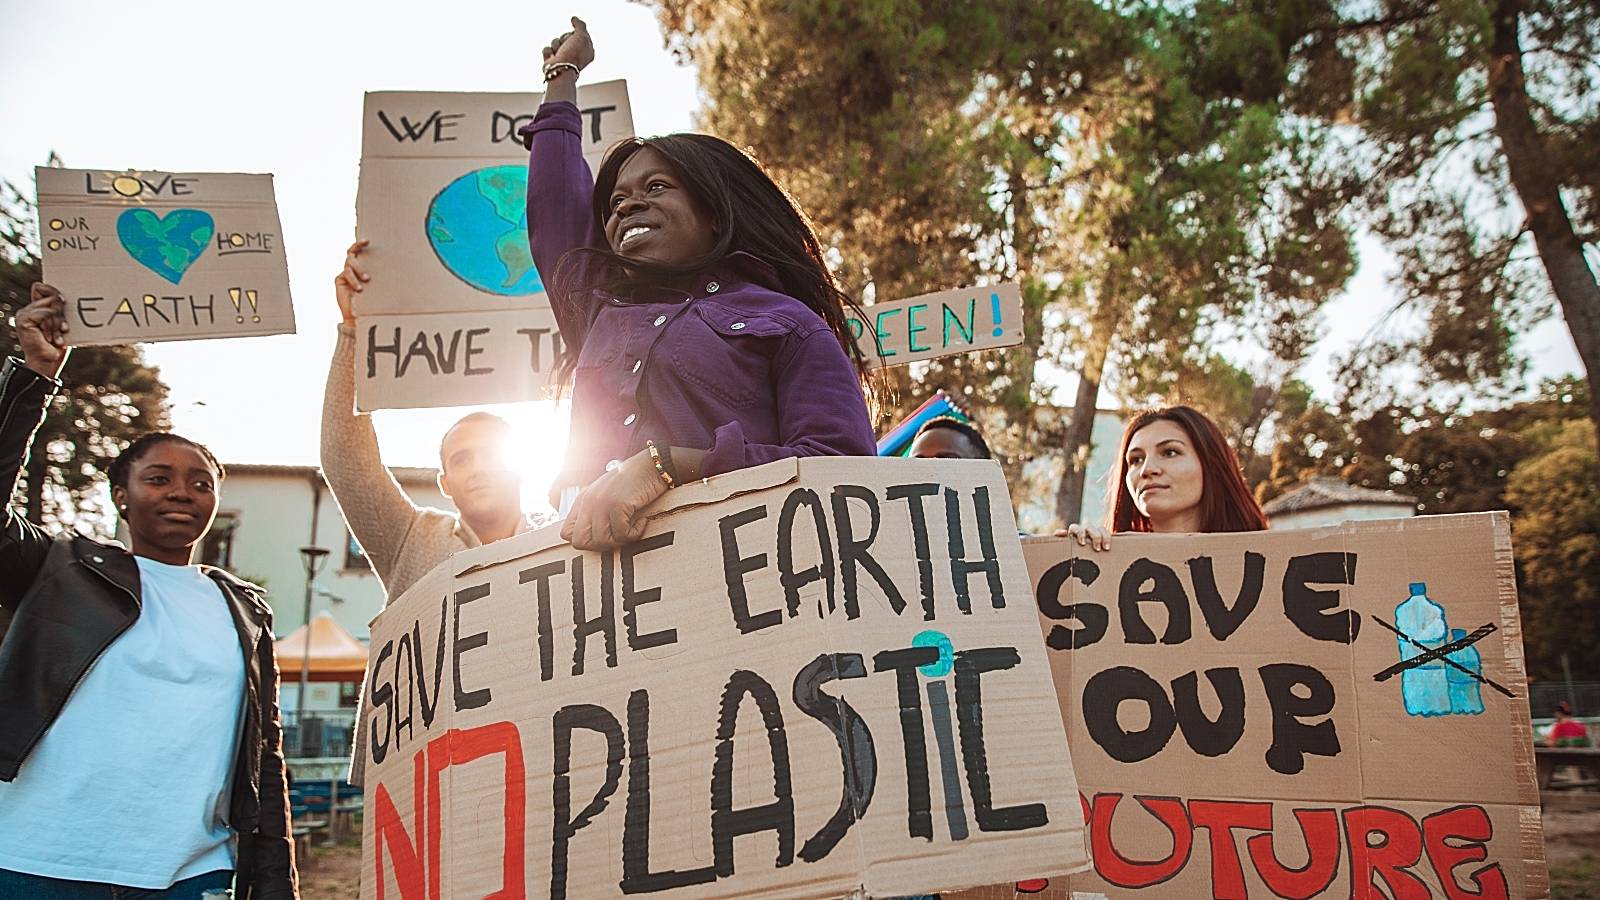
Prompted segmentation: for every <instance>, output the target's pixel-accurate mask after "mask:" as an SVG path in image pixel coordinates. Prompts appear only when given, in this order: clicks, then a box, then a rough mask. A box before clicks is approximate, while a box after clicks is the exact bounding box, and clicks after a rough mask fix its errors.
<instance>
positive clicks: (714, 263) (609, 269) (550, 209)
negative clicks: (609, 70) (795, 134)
mask: <svg viewBox="0 0 1600 900" xmlns="http://www.w3.org/2000/svg"><path fill="white" fill-rule="evenodd" d="M572 25H573V31H571V32H569V33H567V34H565V35H563V36H561V37H560V38H557V39H556V40H555V41H553V42H552V43H551V44H550V46H549V47H547V48H545V51H544V62H545V67H544V76H545V84H546V89H545V100H544V103H543V105H541V106H540V107H539V111H538V114H537V115H536V116H535V117H534V120H533V122H532V123H531V124H529V125H527V126H525V127H524V128H523V129H522V135H523V137H524V139H525V140H526V141H527V143H528V149H529V151H530V156H529V162H528V238H529V243H530V245H531V247H532V250H533V259H534V262H535V263H536V264H537V265H538V267H539V273H540V275H541V277H543V279H544V283H545V290H546V291H547V293H548V294H549V297H550V303H551V306H552V307H553V308H554V310H555V314H556V320H557V323H558V324H559V326H560V329H561V337H562V340H563V342H564V343H565V344H566V346H567V352H566V354H565V356H564V358H563V361H562V368H561V370H560V371H559V372H558V378H559V379H560V382H561V384H562V385H563V386H564V387H570V388H571V391H572V435H571V438H570V439H569V443H568V445H567V459H566V464H565V466H564V467H563V469H562V471H561V474H560V476H558V478H557V480H556V484H555V490H554V492H553V493H558V494H559V495H560V506H561V507H562V512H563V513H564V514H565V515H566V523H565V524H564V526H563V527H562V532H561V533H562V536H563V537H564V538H566V539H567V540H569V541H571V542H572V543H573V545H574V546H576V547H579V548H581V549H605V548H609V547H615V546H619V545H621V544H625V543H628V542H630V541H635V540H638V539H639V538H640V537H641V536H642V535H643V534H644V526H645V521H644V519H643V517H641V516H640V515H639V512H640V511H641V510H642V509H643V508H644V507H645V506H647V505H649V504H650V503H651V502H652V501H654V500H655V499H656V498H658V497H660V496H661V495H662V494H663V493H665V492H666V491H667V490H668V489H669V488H671V487H673V486H675V485H677V484H682V483H684V482H688V481H693V480H697V479H699V478H702V477H707V476H711V475H717V474H720V473H723V472H728V471H732V470H734V469H742V468H745V467H748V466H755V465H760V464H761V463H765V462H771V461H773V460H777V459H784V458H788V457H798V456H821V455H852V456H853V455H861V456H870V455H872V454H873V452H874V442H873V433H872V426H871V423H870V421H869V418H868V414H867V405H866V398H865V395H864V392H863V383H864V382H865V380H866V368H865V363H864V361H863V360H862V358H861V356H860V354H859V352H857V351H856V349H855V345H854V342H853V341H852V340H851V337H850V332H849V330H848V329H847V327H846V313H845V310H846V309H847V308H849V307H853V306H854V304H853V303H852V302H851V301H850V300H849V298H847V297H845V295H844V294H843V293H841V292H840V290H839V288H838V286H837V284H836V283H835V282H834V280H833V276H832V275H831V274H830V273H829V272H828V269H827V266H826V265H824V264H823V261H822V249H821V246H820V245H819V244H818V242H817V238H816V236H815V235H814V234H813V233H812V231H811V227H810V225H809V223H808V222H807V221H806V219H805V217H804V215H803V214H802V213H801V212H800V211H799V210H798V209H796V208H795V206H794V204H793V203H792V202H790V200H789V198H788V196H787V195H786V194H785V193H784V192H783V190H782V189H781V188H779V187H778V186H777V185H776V184H774V183H773V182H772V179H771V178H769V177H767V174H766V173H765V172H763V171H762V169H761V167H760V166H759V165H758V164H757V163H756V162H755V161H754V160H752V159H750V158H749V157H748V156H746V155H744V154H743V153H741V152H740V151H739V150H738V149H737V148H735V147H733V146H732V145H730V144H728V143H727V142H726V141H723V140H720V139H718V138H714V137H711V136H709V135H703V134H672V135H666V136H663V137H656V138H643V139H641V138H631V139H629V140H626V141H623V142H622V143H620V144H618V145H617V146H615V147H613V148H612V149H611V151H610V152H609V153H608V154H607V156H606V159H605V162H604V163H602V165H601V167H600V172H599V175H598V176H597V177H594V178H591V177H590V174H589V167H588V164H587V163H585V162H584V159H583V145H582V139H581V137H580V135H581V130H580V124H581V123H580V121H579V116H578V107H577V105H576V103H575V100H576V97H577V80H578V72H579V71H580V70H581V69H582V68H583V67H584V66H586V65H588V64H589V63H590V62H591V61H592V60H593V59H594V45H593V43H592V42H591V40H590V38H589V32H588V30H587V28H585V26H584V24H583V22H582V21H581V20H579V19H577V18H574V19H573V20H572ZM579 489H581V492H580V490H579Z"/></svg>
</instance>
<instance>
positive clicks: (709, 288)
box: [706, 281, 722, 294]
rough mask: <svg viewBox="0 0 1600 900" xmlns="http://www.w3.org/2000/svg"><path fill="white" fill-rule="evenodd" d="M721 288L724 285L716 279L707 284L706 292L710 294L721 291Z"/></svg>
mask: <svg viewBox="0 0 1600 900" xmlns="http://www.w3.org/2000/svg"><path fill="white" fill-rule="evenodd" d="M720 290H722V285H720V284H717V283H716V282H715V281H713V282H711V283H710V284H708V285H706V293H708V294H715V293H716V292H717V291H720Z"/></svg>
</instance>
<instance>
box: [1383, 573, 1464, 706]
mask: <svg viewBox="0 0 1600 900" xmlns="http://www.w3.org/2000/svg"><path fill="white" fill-rule="evenodd" d="M1394 624H1395V627H1396V628H1399V629H1400V632H1401V633H1402V634H1405V635H1408V636H1409V637H1410V638H1411V639H1412V641H1415V642H1416V643H1412V641H1408V640H1406V639H1405V638H1396V640H1397V641H1399V642H1400V659H1402V660H1407V659H1411V658H1412V657H1414V656H1419V655H1421V654H1422V653H1423V652H1424V649H1423V648H1426V649H1427V650H1432V649H1435V648H1437V647H1441V646H1443V645H1444V642H1445V637H1446V636H1447V635H1449V633H1450V626H1449V625H1448V624H1447V623H1446V622H1445V618H1444V607H1442V606H1440V605H1439V604H1437V603H1435V602H1433V601H1432V600H1429V599H1428V586H1427V585H1426V584H1424V583H1422V582H1420V581H1419V582H1413V583H1412V585H1411V596H1410V597H1407V598H1406V599H1405V600H1404V601H1402V602H1401V604H1400V605H1399V606H1397V607H1395V608H1394ZM1417 644H1421V645H1422V646H1421V647H1418V646H1417ZM1446 668H1447V667H1446V666H1445V664H1444V661H1443V660H1437V659H1435V660H1430V661H1428V662H1425V663H1423V664H1422V665H1420V666H1417V667H1415V668H1411V669H1407V670H1405V672H1403V673H1401V675H1400V691H1401V693H1402V694H1403V695H1404V696H1405V701H1406V712H1407V713H1410V714H1411V715H1413V716H1448V715H1450V682H1449V680H1448V679H1447V678H1446V676H1445V669H1446Z"/></svg>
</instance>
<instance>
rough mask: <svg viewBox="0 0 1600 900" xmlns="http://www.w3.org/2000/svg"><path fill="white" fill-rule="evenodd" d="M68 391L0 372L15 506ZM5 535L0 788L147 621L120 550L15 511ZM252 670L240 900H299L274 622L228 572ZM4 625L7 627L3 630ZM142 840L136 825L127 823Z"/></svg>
mask: <svg viewBox="0 0 1600 900" xmlns="http://www.w3.org/2000/svg"><path fill="white" fill-rule="evenodd" d="M58 387H60V384H59V382H56V381H55V380H53V379H50V378H46V377H44V376H42V375H40V374H38V373H37V372H34V371H33V370H31V369H28V368H26V367H24V366H23V365H21V364H20V363H19V362H18V361H17V360H15V359H8V360H6V361H5V363H4V364H3V365H0V485H3V486H4V487H5V488H6V489H7V496H8V497H9V496H10V494H11V493H12V488H13V487H14V486H15V484H16V481H17V475H18V472H19V471H20V469H21V467H22V464H23V459H24V458H25V456H26V453H27V449H28V445H29V444H30V443H32V441H33V434H34V432H35V431H37V430H38V428H39V423H40V422H41V421H42V420H43V418H44V409H45V404H46V403H47V402H48V401H49V400H50V398H51V397H53V396H54V395H55V392H56V389H57V388H58ZM0 524H3V525H4V530H3V532H0V608H3V613H0V619H4V618H7V617H9V618H10V620H11V621H10V626H9V628H7V629H6V631H5V635H4V639H3V641H0V780H3V781H11V780H12V779H14V778H16V777H17V772H18V770H19V769H20V768H21V767H22V763H23V760H25V759H27V757H28V753H29V752H30V751H32V750H33V748H34V747H35V746H36V745H37V744H38V742H39V739H40V738H42V737H43V736H44V733H45V732H46V731H47V730H49V728H50V725H51V723H53V722H54V721H55V718H56V716H57V715H59V714H60V712H61V709H62V707H64V706H65V705H66V703H67V698H68V697H70V696H71V695H72V691H73V689H74V688H75V687H77V684H78V681H79V679H81V678H82V677H83V675H84V673H85V672H87V671H88V670H89V667H90V666H91V665H93V664H94V661H95V660H96V659H97V658H98V657H99V656H100V654H101V653H102V652H104V651H105V649H106V648H107V647H108V646H110V645H111V642H112V641H114V640H116V639H117V637H118V636H120V635H121V634H122V633H123V632H124V631H126V630H127V629H128V627H129V626H131V625H132V624H133V623H134V621H135V620H136V619H138V618H139V611H140V604H141V596H142V595H141V593H140V588H139V567H138V564H137V563H136V562H135V561H134V558H133V555H132V554H131V553H129V552H128V551H127V550H125V549H123V548H122V547H120V546H118V545H116V544H102V543H100V542H98V541H93V540H90V539H89V538H86V537H83V536H82V535H72V536H67V535H52V534H50V533H49V532H47V531H45V530H44V529H43V528H41V527H39V526H38V525H35V524H34V523H32V522H29V521H28V520H27V519H25V518H23V517H22V516H21V515H19V514H18V513H17V511H16V510H13V509H12V508H11V506H10V505H9V504H7V505H6V506H5V510H4V513H3V518H0ZM206 574H207V575H209V576H210V577H211V579H212V580H213V581H215V582H216V583H217V585H218V586H219V587H221V588H222V593H223V595H224V596H226V597H227V599H228V611H229V612H230V613H231V614H232V615H233V622H234V625H235V627H237V628H238V631H239V644H240V649H241V652H242V653H243V655H244V665H245V701H246V703H245V720H244V729H243V731H242V732H241V736H240V741H239V758H238V759H237V760H236V761H235V763H234V767H233V771H234V776H233V790H232V797H231V807H230V814H229V817H228V824H229V825H230V826H231V827H232V828H233V829H234V831H235V832H237V834H238V835H239V854H238V876H237V881H236V884H237V887H236V890H235V896H236V897H237V898H238V900H294V898H297V897H298V896H299V886H298V883H297V880H296V874H295V866H294V846H293V839H292V837H291V834H292V832H291V831H290V826H289V789H288V785H287V783H286V782H285V780H284V771H283V769H284V767H283V742H282V734H281V728H280V724H279V720H278V666H277V662H276V661H275V659H274V657H273V654H272V610H271V609H270V608H269V607H268V606H267V604H266V602H265V601H264V600H262V598H261V593H260V588H257V587H256V586H254V585H252V584H248V583H246V582H243V581H240V580H239V579H237V578H234V577H233V576H232V575H229V574H228V573H227V572H224V571H222V570H220V569H213V568H209V567H208V568H207V569H206ZM0 624H3V623H0ZM127 827H129V828H137V827H139V826H138V823H135V822H129V823H127Z"/></svg>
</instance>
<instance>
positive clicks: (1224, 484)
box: [1106, 406, 1267, 533]
mask: <svg viewBox="0 0 1600 900" xmlns="http://www.w3.org/2000/svg"><path fill="white" fill-rule="evenodd" d="M1160 421H1167V422H1176V423H1177V425H1178V427H1179V428H1182V429H1183V430H1184V432H1186V433H1187V434H1188V435H1189V443H1190V444H1191V445H1193V447H1194V452H1195V455H1196V456H1197V457H1199V459H1200V475H1201V479H1202V481H1201V485H1200V530H1201V531H1203V532H1206V533H1213V532H1223V531H1266V530H1267V516H1266V514H1265V513H1263V512H1262V511H1261V504H1259V503H1257V502H1256V498H1255V496H1254V495H1252V494H1251V493H1250V486H1249V485H1247V484H1245V481H1244V471H1243V469H1241V468H1240V466H1239V457H1238V456H1237V455H1236V454H1235V453H1234V452H1233V447H1232V446H1230V445H1229V444H1228V439H1227V438H1226V437H1223V434H1222V429H1220V428H1218V427H1217V424H1216V423H1215V422H1213V421H1211V419H1210V418H1209V417H1207V416H1206V414H1205V413H1202V412H1200V411H1199V410H1197V409H1195V408H1194V407H1191V406H1161V407H1157V408H1155V409H1147V410H1145V411H1144V412H1141V413H1139V414H1138V415H1136V416H1134V417H1133V421H1131V422H1129V423H1128V427H1127V428H1124V429H1122V443H1121V444H1120V445H1118V447H1117V462H1116V465H1115V466H1114V468H1113V471H1114V472H1115V476H1116V477H1114V478H1112V480H1111V483H1110V484H1109V485H1107V491H1106V493H1107V496H1108V498H1109V499H1110V501H1111V502H1110V503H1109V504H1107V505H1108V506H1109V507H1110V510H1109V512H1107V513H1106V527H1107V528H1108V529H1110V530H1111V531H1112V532H1113V533H1116V532H1120V531H1154V530H1155V529H1154V528H1153V527H1152V526H1151V524H1150V519H1149V517H1147V516H1146V515H1145V514H1144V513H1142V512H1139V507H1137V506H1135V505H1134V502H1133V495H1132V494H1131V493H1129V492H1128V478H1127V475H1128V444H1129V443H1130V442H1131V441H1132V440H1133V436H1134V435H1135V434H1137V433H1138V432H1139V429H1141V428H1144V427H1145V426H1146V425H1149V424H1150V423H1152V422H1160Z"/></svg>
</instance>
